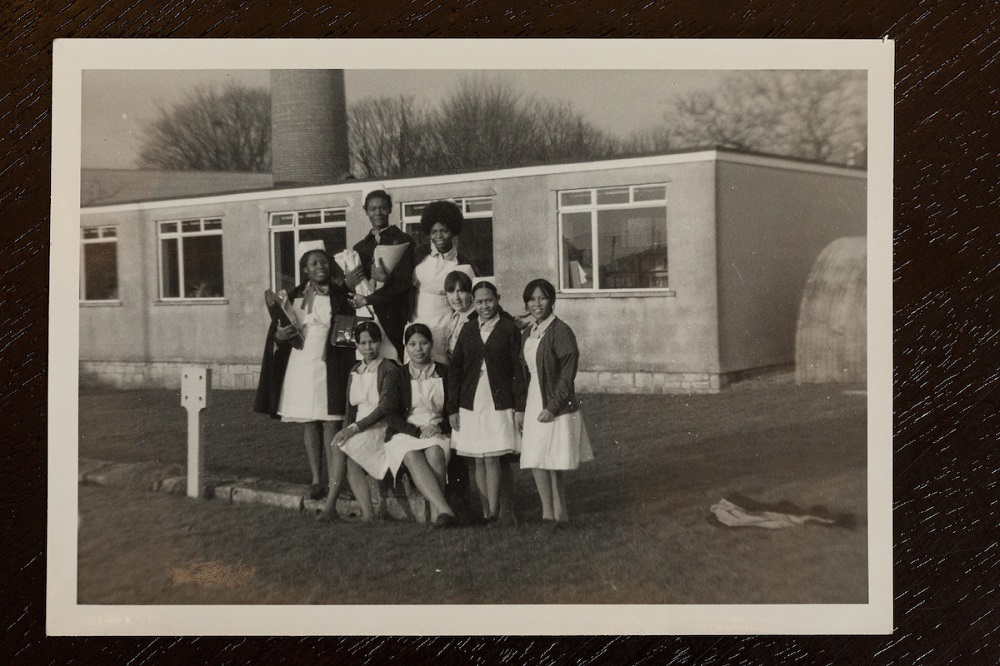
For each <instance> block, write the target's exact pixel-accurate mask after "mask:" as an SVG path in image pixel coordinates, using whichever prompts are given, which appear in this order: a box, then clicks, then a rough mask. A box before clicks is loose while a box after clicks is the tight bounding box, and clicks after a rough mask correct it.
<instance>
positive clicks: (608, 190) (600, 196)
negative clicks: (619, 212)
mask: <svg viewBox="0 0 1000 666" xmlns="http://www.w3.org/2000/svg"><path fill="white" fill-rule="evenodd" d="M628 202H629V199H628V188H627V187H604V188H601V189H599V190H597V203H598V204H599V205H600V204H622V203H628Z"/></svg>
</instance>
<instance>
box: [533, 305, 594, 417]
mask: <svg viewBox="0 0 1000 666" xmlns="http://www.w3.org/2000/svg"><path fill="white" fill-rule="evenodd" d="M552 317H553V320H552V323H551V324H549V327H548V328H547V329H545V332H544V333H542V338H541V340H539V341H538V357H537V363H538V386H539V388H540V389H541V392H542V404H543V405H545V409H547V410H549V412H551V413H552V415H553V416H559V415H561V414H569V413H571V412H575V411H576V410H578V409H580V405H579V403H578V402H577V400H576V391H575V389H574V387H573V383H574V382H575V381H576V368H577V363H578V362H579V360H580V350H579V348H578V347H577V346H576V336H575V335H573V329H571V328H570V327H569V326H568V325H567V324H566V323H565V322H564V321H563V320H562V319H559V318H557V317H556V316H555V315H552ZM529 335H531V328H530V327H529V328H526V329H524V331H522V332H521V343H522V350H523V344H524V341H526V340H527V339H528V336H529ZM521 364H522V368H523V371H524V378H525V383H527V382H529V381H530V379H531V373H530V372H529V370H528V364H527V361H526V360H525V358H524V353H523V351H522V354H521ZM530 416H531V417H532V418H533V417H534V416H536V415H534V414H532V415H530Z"/></svg>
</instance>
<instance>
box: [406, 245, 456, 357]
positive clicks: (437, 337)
mask: <svg viewBox="0 0 1000 666" xmlns="http://www.w3.org/2000/svg"><path fill="white" fill-rule="evenodd" d="M457 267H458V261H454V260H450V259H445V258H444V257H441V256H435V255H433V254H431V255H428V256H427V257H426V258H425V259H424V260H423V261H421V262H420V263H419V264H418V265H417V267H416V268H414V269H413V282H414V283H415V284H416V285H417V311H416V313H415V314H414V316H413V321H414V322H415V323H421V324H425V325H426V326H427V328H429V329H431V334H432V335H433V336H434V347H433V349H432V350H431V356H432V357H433V358H434V360H435V361H437V362H438V363H447V362H448V353H447V352H448V333H449V332H450V331H449V326H448V324H449V323H450V322H451V313H452V309H451V306H450V305H448V296H447V294H446V293H445V291H444V279H445V278H446V277H447V276H448V273H450V272H452V271H453V270H455V269H456V268H457Z"/></svg>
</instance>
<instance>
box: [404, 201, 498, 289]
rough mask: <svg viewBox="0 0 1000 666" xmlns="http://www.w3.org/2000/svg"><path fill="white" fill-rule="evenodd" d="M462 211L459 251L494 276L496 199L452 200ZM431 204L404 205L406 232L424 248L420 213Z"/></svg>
mask: <svg viewBox="0 0 1000 666" xmlns="http://www.w3.org/2000/svg"><path fill="white" fill-rule="evenodd" d="M448 201H452V202H454V203H455V204H456V205H457V206H458V207H459V208H461V209H462V216H463V217H464V218H465V220H464V221H463V222H462V234H461V236H460V237H459V249H460V250H461V252H462V254H463V255H464V256H465V257H467V258H468V259H469V261H471V262H472V263H473V264H474V265H475V267H476V269H477V270H478V271H479V273H480V274H481V275H484V276H489V275H493V199H492V197H467V198H464V199H448ZM429 203H430V202H429V201H420V202H413V203H404V204H403V206H402V209H401V210H402V215H403V231H405V232H406V233H408V234H410V235H411V236H413V240H414V241H415V242H416V243H417V245H420V244H422V243H426V242H427V240H428V239H427V236H425V235H424V234H423V232H422V231H420V214H421V213H422V212H424V207H425V206H426V205H427V204H429Z"/></svg>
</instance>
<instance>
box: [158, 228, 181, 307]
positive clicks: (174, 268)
mask: <svg viewBox="0 0 1000 666" xmlns="http://www.w3.org/2000/svg"><path fill="white" fill-rule="evenodd" d="M160 249H161V251H162V255H163V265H162V266H161V267H160V270H161V271H163V273H162V275H163V298H180V296H181V287H180V265H179V264H178V262H177V239H176V238H164V239H163V240H161V241H160Z"/></svg>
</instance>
